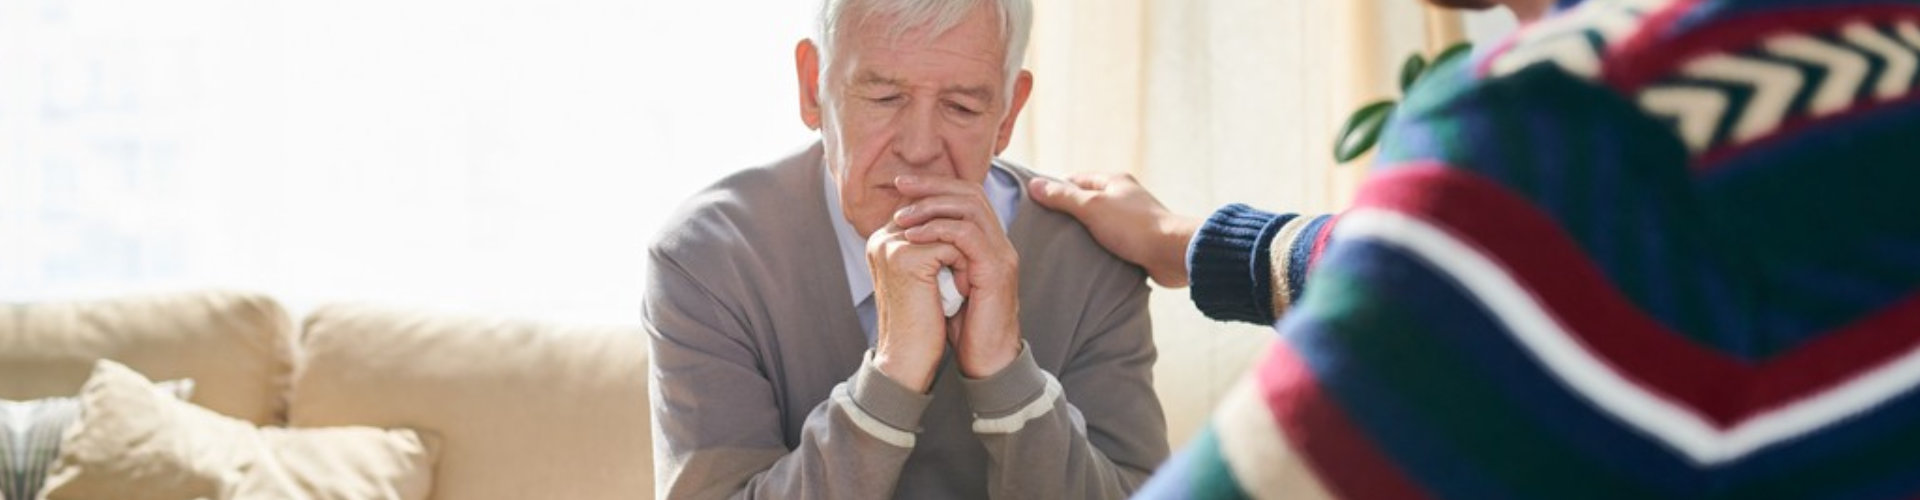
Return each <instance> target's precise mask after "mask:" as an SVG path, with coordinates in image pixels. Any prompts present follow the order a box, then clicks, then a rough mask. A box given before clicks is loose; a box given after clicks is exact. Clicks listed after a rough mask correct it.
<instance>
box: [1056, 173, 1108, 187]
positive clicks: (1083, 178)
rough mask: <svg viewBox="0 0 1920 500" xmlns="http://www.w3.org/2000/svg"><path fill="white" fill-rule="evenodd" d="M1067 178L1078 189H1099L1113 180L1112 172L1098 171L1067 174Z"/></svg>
mask: <svg viewBox="0 0 1920 500" xmlns="http://www.w3.org/2000/svg"><path fill="white" fill-rule="evenodd" d="M1067 180H1068V181H1070V182H1072V183H1073V184H1074V185H1075V186H1079V187H1080V189H1086V190H1091V191H1100V190H1104V189H1106V188H1107V185H1108V184H1111V183H1112V182H1113V174H1108V173H1100V172H1080V173H1076V174H1073V175H1069V176H1067Z"/></svg>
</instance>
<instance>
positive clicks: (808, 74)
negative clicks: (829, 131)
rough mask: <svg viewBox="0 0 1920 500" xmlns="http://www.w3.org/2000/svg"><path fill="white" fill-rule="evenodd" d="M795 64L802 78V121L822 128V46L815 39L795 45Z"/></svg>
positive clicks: (808, 126) (809, 126)
mask: <svg viewBox="0 0 1920 500" xmlns="http://www.w3.org/2000/svg"><path fill="white" fill-rule="evenodd" d="M793 66H794V70H795V71H794V72H795V73H797V74H798V76H799V78H800V121H801V122H804V123H806V124H807V128H809V129H813V130H820V48H819V47H815V46H814V45H813V40H805V39H803V40H800V44H799V45H796V46H794V47H793Z"/></svg>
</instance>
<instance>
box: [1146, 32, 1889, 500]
mask: <svg viewBox="0 0 1920 500" xmlns="http://www.w3.org/2000/svg"><path fill="white" fill-rule="evenodd" d="M1909 33H1914V34H1920V2H1914V1H1877V2H1869V1H1840V0H1830V1H1816V0H1797V1H1796V0H1745V1H1733V0H1722V1H1713V0H1697V1H1689V0H1589V1H1588V2H1585V3H1581V4H1579V5H1578V6H1575V7H1572V8H1570V9H1569V10H1566V11H1564V12H1562V13H1560V14H1559V15H1557V16H1556V17H1554V18H1552V19H1551V20H1549V21H1546V22H1543V23H1541V24H1539V25H1536V26H1533V27H1531V28H1529V29H1528V30H1527V31H1525V32H1523V33H1521V34H1519V35H1516V36H1515V37H1514V41H1513V42H1512V43H1511V44H1509V45H1508V46H1506V47H1503V48H1500V49H1498V50H1495V51H1493V52H1491V53H1489V54H1487V55H1484V56H1483V57H1481V58H1479V60H1478V61H1476V62H1475V63H1473V65H1472V67H1453V68H1441V69H1440V70H1438V71H1439V72H1440V76H1437V77H1434V78H1432V79H1430V80H1427V81H1423V82H1422V83H1421V84H1420V85H1419V86H1417V87H1416V88H1415V89H1414V90H1413V92H1412V94H1411V95H1410V96H1409V98H1408V100H1407V101H1406V102H1405V103H1404V104H1403V105H1402V107H1401V110H1400V111H1398V112H1397V114H1396V116H1395V118H1394V123H1393V124H1391V125H1390V126H1389V128H1388V131H1387V136H1386V138H1385V140H1384V142H1383V143H1382V144H1383V145H1382V150H1381V152H1380V154H1379V157H1378V161H1379V162H1380V164H1381V165H1382V166H1381V167H1380V168H1378V169H1377V170H1376V174H1375V176H1374V178H1373V179H1371V180H1370V181H1369V183H1368V184H1367V186H1366V187H1365V188H1363V190H1362V192H1361V194H1360V195H1359V198H1358V200H1357V201H1356V203H1355V205H1354V206H1353V207H1352V208H1351V209H1350V210H1349V211H1348V212H1346V213H1344V214H1342V215H1341V216H1340V218H1339V219H1338V223H1337V224H1325V226H1328V227H1332V229H1331V231H1332V238H1331V242H1330V243H1325V244H1324V245H1323V248H1324V249H1323V250H1318V251H1316V250H1313V249H1311V248H1304V247H1307V246H1308V245H1307V244H1303V243H1301V242H1300V241H1299V240H1301V239H1300V238H1297V237H1295V238H1292V240H1294V241H1293V242H1292V243H1287V242H1285V240H1287V239H1288V238H1285V237H1283V236H1284V235H1285V234H1287V232H1288V230H1287V229H1286V228H1287V227H1288V226H1290V225H1294V224H1291V223H1290V222H1276V221H1283V220H1285V221H1291V220H1297V219H1300V218H1299V217H1293V216H1290V215H1273V214H1262V213H1258V212H1256V211H1251V210H1250V209H1245V208H1244V207H1241V208H1240V209H1237V210H1233V211H1222V212H1219V213H1216V214H1215V216H1214V218H1213V219H1210V220H1209V222H1208V226H1209V228H1207V229H1203V230H1202V233H1201V235H1200V237H1199V239H1204V240H1207V241H1196V242H1195V247H1194V252H1192V254H1193V255H1192V256H1191V258H1192V259H1193V260H1194V262H1193V266H1192V269H1193V271H1194V286H1195V290H1194V295H1195V297H1196V298H1198V297H1202V296H1206V297H1213V298H1215V300H1214V301H1212V302H1209V303H1203V304H1201V306H1202V307H1203V308H1206V309H1208V310H1209V311H1215V310H1223V311H1224V310H1233V311H1239V313H1238V314H1237V315H1238V316H1247V315H1249V313H1248V311H1253V312H1259V311H1261V310H1266V311H1273V312H1274V315H1273V316H1267V317H1263V318H1253V319H1252V320H1254V321H1274V320H1275V319H1279V321H1278V322H1277V323H1276V327H1277V328H1278V329H1279V330H1280V331H1281V341H1279V342H1276V343H1275V346H1274V347H1273V350H1272V352H1270V353H1269V354H1268V357H1267V358H1265V359H1264V360H1263V361H1262V362H1261V364H1260V365H1259V366H1258V368H1257V369H1256V371H1255V372H1254V373H1252V374H1250V375H1249V377H1248V378H1247V379H1246V380H1245V381H1244V382H1243V384H1242V385H1241V386H1239V387H1237V388H1236V389H1235V390H1234V391H1233V392H1231V393H1230V394H1229V395H1228V396H1227V398H1226V400H1225V401H1224V402H1223V403H1222V406H1221V408H1220V409H1219V411H1218V413H1217V414H1216V416H1215V418H1214V420H1213V421H1212V422H1211V423H1210V425H1209V427H1208V428H1207V430H1206V431H1205V432H1203V433H1202V435H1201V436H1200V437H1198V438H1196V439H1195V442H1194V443H1193V444H1191V445H1189V446H1188V449H1186V450H1184V451H1183V452H1182V453H1180V454H1178V455H1176V457H1175V458H1174V459H1173V460H1172V461H1171V462H1169V463H1168V464H1167V465H1165V466H1164V467H1163V469H1162V471H1161V473H1160V474H1159V475H1158V476H1156V478H1155V479H1154V480H1153V481H1152V482H1150V483H1149V484H1148V485H1147V487H1146V489H1145V490H1144V491H1143V492H1142V496H1145V497H1152V498H1239V497H1252V498H1295V497H1299V498H1395V499H1398V498H1473V499H1487V498H1689V499H1691V498H1708V499H1713V498H1729V499H1732V498H1740V499H1745V498H1849V499H1851V498H1862V499H1867V498H1914V497H1916V496H1920V390H1916V389H1920V90H1917V89H1920V74H1917V73H1920V67H1917V66H1920V38H1915V37H1913V36H1912V35H1910V34H1909ZM1259 221H1264V222H1260V223H1253V222H1259ZM1235 224H1238V225H1239V227H1242V228H1246V227H1259V228H1261V229H1260V230H1259V231H1254V232H1251V233H1247V234H1240V235H1238V236H1236V237H1233V238H1224V237H1221V236H1223V233H1220V232H1218V231H1214V228H1218V227H1230V226H1234V225H1235ZM1296 231H1297V229H1296ZM1263 245H1286V246H1287V247H1286V248H1284V249H1282V248H1276V247H1270V246H1263ZM1234 249H1238V252H1237V253H1236V252H1235V251H1233V250H1234ZM1296 254H1298V255H1304V256H1306V257H1307V260H1308V261H1309V264H1310V268H1311V270H1312V272H1311V276H1312V277H1311V279H1310V280H1305V281H1304V282H1302V281H1291V280H1292V279H1293V277H1291V276H1284V275H1282V274H1281V273H1275V272H1273V271H1272V267H1271V266H1273V265H1278V264H1270V265H1269V267H1264V268H1263V267H1260V266H1259V265H1256V264H1254V263H1255V262H1259V261H1270V262H1274V263H1280V262H1286V260H1285V259H1283V258H1281V257H1280V256H1288V257H1291V256H1293V255H1296ZM1228 256H1234V257H1235V258H1234V259H1228ZM1203 261H1204V262H1203ZM1302 283H1304V284H1305V285H1306V286H1304V287H1303V286H1301V285H1302ZM1302 288H1304V289H1305V293H1304V294H1303V295H1301V296H1300V297H1299V298H1298V300H1289V301H1287V303H1288V304H1290V307H1291V311H1290V312H1288V313H1287V314H1286V315H1285V316H1284V318H1281V317H1279V315H1278V313H1279V312H1284V311H1286V310H1285V309H1282V308H1280V307H1278V306H1277V305H1269V306H1261V305H1259V304H1258V302H1259V300H1257V299H1247V300H1243V301H1242V303H1240V304H1234V303H1231V301H1230V300H1228V299H1230V298H1232V297H1243V296H1248V295H1251V294H1249V293H1248V291H1249V290H1253V291H1256V292H1264V293H1269V294H1273V293H1279V292H1281V291H1297V290H1299V289H1302ZM1274 303H1275V304H1279V300H1278V299H1275V300H1274ZM1210 314H1212V312H1210ZM1255 316H1257V315H1255Z"/></svg>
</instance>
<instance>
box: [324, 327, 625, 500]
mask: <svg viewBox="0 0 1920 500" xmlns="http://www.w3.org/2000/svg"><path fill="white" fill-rule="evenodd" d="M300 346H301V351H302V354H303V356H304V358H303V362H302V364H301V366H300V368H299V369H298V370H297V371H296V373H295V376H294V381H293V388H292V390H291V392H289V393H288V394H289V399H290V402H291V408H290V411H289V422H290V424H291V425H292V426H294V427H323V426H335V425H369V426H377V427H409V428H414V429H421V430H425V431H429V432H433V433H436V434H438V435H439V436H440V437H441V438H442V443H444V445H443V446H442V448H441V455H440V462H439V465H438V466H437V467H436V470H435V480H434V488H433V490H434V493H433V498H435V499H444V500H456V499H457V500H492V499H502V500H504V499H525V498H565V499H572V500H596V499H616V498H618V499H628V498H643V497H645V496H647V495H648V494H649V492H651V491H653V486H652V484H653V477H652V472H653V465H652V449H651V444H650V443H651V440H650V436H649V434H648V433H649V427H650V426H649V414H648V406H647V368H646V366H647V345H646V336H645V334H644V333H643V332H642V331H641V330H640V329H639V328H638V327H632V328H578V327H559V326H554V325H547V324H540V323H533V322H526V321H513V320H502V319H487V318H478V317H462V316H458V315H448V314H430V315H429V314H422V313H420V312H418V311H403V310H395V309H386V308H380V307H372V306H355V305H336V306H325V307H321V308H318V309H316V310H315V311H313V313H312V314H310V315H308V317H307V319H306V321H305V324H304V328H303V331H302V334H301V342H300Z"/></svg>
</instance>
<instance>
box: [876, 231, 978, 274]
mask: <svg viewBox="0 0 1920 500" xmlns="http://www.w3.org/2000/svg"><path fill="white" fill-rule="evenodd" d="M872 248H873V251H872V252H870V253H868V254H867V259H868V261H869V262H868V265H870V266H874V267H875V268H879V267H881V266H885V268H886V269H889V270H895V271H898V272H904V273H906V274H907V275H910V276H913V277H914V278H916V279H918V280H920V281H925V282H926V283H927V284H929V285H931V284H934V277H935V276H936V275H938V274H940V269H941V268H944V267H953V266H956V265H959V264H960V263H962V262H964V261H965V260H966V254H965V253H964V252H962V251H961V250H960V248H959V247H958V246H955V245H953V244H952V243H947V242H938V241H936V242H929V243H914V242H911V241H908V240H907V239H906V238H905V237H904V235H902V236H901V237H900V238H898V239H890V240H888V241H884V242H880V243H879V244H877V245H874V246H873V247H872Z"/></svg>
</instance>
